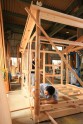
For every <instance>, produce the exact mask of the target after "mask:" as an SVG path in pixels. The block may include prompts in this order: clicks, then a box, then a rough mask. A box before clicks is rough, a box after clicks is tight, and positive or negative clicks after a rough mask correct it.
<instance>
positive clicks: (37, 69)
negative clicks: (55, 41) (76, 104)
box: [34, 11, 40, 122]
mask: <svg viewBox="0 0 83 124" xmlns="http://www.w3.org/2000/svg"><path fill="white" fill-rule="evenodd" d="M36 18H37V21H38V22H39V23H40V20H39V11H37V17H36ZM39 33H40V31H39V28H38V27H37V26H36V43H35V104H34V116H35V118H34V119H35V122H38V121H39V113H40V40H39Z"/></svg>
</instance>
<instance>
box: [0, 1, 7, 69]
mask: <svg viewBox="0 0 83 124" xmlns="http://www.w3.org/2000/svg"><path fill="white" fill-rule="evenodd" d="M0 30H1V38H2V49H3V61H4V65H3V66H4V67H5V68H6V56H5V42H4V30H3V18H2V7H1V0H0ZM2 64H3V63H2Z"/></svg>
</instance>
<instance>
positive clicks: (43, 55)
mask: <svg viewBox="0 0 83 124" xmlns="http://www.w3.org/2000/svg"><path fill="white" fill-rule="evenodd" d="M43 83H45V52H43Z"/></svg>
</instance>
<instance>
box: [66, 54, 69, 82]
mask: <svg viewBox="0 0 83 124" xmlns="http://www.w3.org/2000/svg"><path fill="white" fill-rule="evenodd" d="M66 60H67V62H68V54H67V55H66ZM68 83H69V70H68V67H67V65H66V84H68Z"/></svg>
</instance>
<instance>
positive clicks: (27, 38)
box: [19, 5, 83, 124]
mask: <svg viewBox="0 0 83 124" xmlns="http://www.w3.org/2000/svg"><path fill="white" fill-rule="evenodd" d="M26 12H27V13H28V15H29V16H28V19H27V21H26V25H25V30H24V33H23V37H22V40H21V44H20V49H19V50H20V52H22V54H24V51H25V49H26V46H27V48H28V52H27V54H28V65H29V67H28V72H27V73H28V82H29V88H30V72H31V64H32V62H31V53H32V49H31V44H32V40H33V39H34V37H35V62H36V64H35V99H34V114H33V115H34V120H35V122H39V121H44V120H48V117H49V118H50V119H51V121H53V123H54V124H55V123H56V122H54V120H52V118H51V117H53V118H57V117H62V116H66V115H70V114H75V113H79V112H83V91H82V88H77V87H75V86H71V85H69V84H68V82H69V81H68V69H69V70H70V71H71V72H72V73H73V74H74V76H75V77H76V79H77V80H78V81H79V83H80V84H81V85H82V86H83V81H82V80H81V79H80V78H79V77H78V75H77V74H76V73H75V72H74V71H73V69H72V68H71V66H70V65H69V63H68V56H67V55H66V58H67V59H66V58H65V57H64V54H65V53H67V54H68V52H70V51H72V50H73V49H74V50H75V49H76V48H77V49H78V48H79V49H82V47H83V43H82V42H83V36H82V37H80V38H79V39H78V40H77V41H76V42H74V43H73V41H68V40H61V39H54V38H50V37H49V36H48V34H47V33H46V32H45V31H44V29H43V28H42V27H41V19H44V20H48V21H53V22H58V23H62V24H65V25H70V26H74V27H78V28H83V19H80V18H77V17H73V16H70V15H66V14H62V13H59V12H56V11H52V10H49V9H45V8H42V7H39V6H35V5H31V7H30V10H29V9H28V8H26ZM35 24H36V32H35V33H34V34H33V35H32V36H31V34H32V31H33V29H34V27H35ZM40 31H41V32H42V33H43V34H44V36H45V37H42V36H41V35H40V34H41V33H40ZM40 40H43V41H45V42H46V41H48V42H49V43H50V44H51V45H52V46H53V47H54V48H55V50H56V53H57V54H58V55H59V56H60V57H61V60H62V64H61V68H62V69H61V84H60V85H58V86H55V87H56V88H57V89H58V90H59V96H60V98H61V99H62V100H61V101H59V103H58V104H55V105H40V97H39V93H40V85H39V84H40V74H41V73H40V72H41V71H40V53H41V50H40V43H41V42H40ZM55 43H59V44H61V45H62V44H67V45H69V46H68V47H67V48H66V49H64V50H63V51H62V53H61V52H60V51H59V50H58V49H57V47H56V45H55ZM75 43H76V44H75ZM74 47H75V48H74ZM77 49H76V50H77ZM43 53H44V54H43V64H45V62H44V61H45V59H44V58H45V52H43ZM48 53H49V51H48ZM22 62H23V63H24V61H22ZM63 62H64V63H65V64H66V68H67V70H66V74H67V76H66V83H67V84H66V85H65V86H64V85H63ZM44 67H45V65H44ZM42 74H43V80H45V78H46V77H45V69H44V68H43V73H42ZM69 89H71V90H69ZM75 90H76V91H77V94H76V92H75ZM61 91H64V92H61ZM71 92H72V95H70V93H71ZM72 96H74V98H72ZM75 97H76V98H75ZM59 107H60V108H59ZM46 111H48V114H47V112H46ZM50 115H51V116H50Z"/></svg>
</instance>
